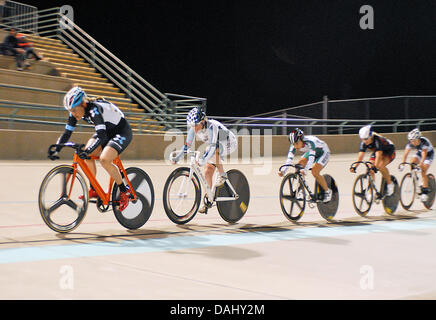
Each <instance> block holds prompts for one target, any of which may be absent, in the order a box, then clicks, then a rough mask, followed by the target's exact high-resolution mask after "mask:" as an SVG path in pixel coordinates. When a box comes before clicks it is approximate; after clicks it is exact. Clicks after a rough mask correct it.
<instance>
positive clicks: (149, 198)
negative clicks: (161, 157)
mask: <svg viewBox="0 0 436 320" xmlns="http://www.w3.org/2000/svg"><path fill="white" fill-rule="evenodd" d="M126 173H127V178H128V179H129V181H130V184H131V185H132V187H133V189H134V190H135V193H136V197H137V199H136V201H132V200H130V202H129V205H128V206H127V207H126V208H125V209H124V210H123V211H120V210H119V201H115V199H117V200H118V199H119V198H120V190H119V188H118V185H117V184H116V183H115V184H114V187H113V189H112V208H113V210H114V214H115V218H116V219H117V221H118V222H119V223H120V224H121V225H122V226H123V227H124V228H126V229H131V230H135V229H138V228H140V227H142V226H143V225H144V224H145V223H146V222H147V221H148V219H149V218H150V216H151V213H152V211H153V207H154V188H153V183H152V182H151V179H150V177H149V176H148V174H147V173H146V172H145V171H144V170H142V169H140V168H135V167H131V168H127V169H126Z"/></svg>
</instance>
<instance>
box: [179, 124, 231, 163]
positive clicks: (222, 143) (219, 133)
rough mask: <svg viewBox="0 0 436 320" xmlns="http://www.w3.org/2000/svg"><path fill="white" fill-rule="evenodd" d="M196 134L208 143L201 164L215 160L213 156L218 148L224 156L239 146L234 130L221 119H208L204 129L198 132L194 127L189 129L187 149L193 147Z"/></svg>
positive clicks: (185, 148) (221, 155)
mask: <svg viewBox="0 0 436 320" xmlns="http://www.w3.org/2000/svg"><path fill="white" fill-rule="evenodd" d="M196 136H197V137H198V139H200V140H201V141H203V142H205V143H207V144H208V145H207V148H206V151H205V152H204V154H203V156H202V157H201V158H200V159H199V164H200V165H204V164H205V163H206V162H208V161H211V162H213V160H214V159H211V158H212V157H213V156H214V155H215V152H216V150H217V149H218V150H219V155H220V157H221V158H223V157H224V156H226V155H228V154H230V153H232V152H233V151H234V150H235V149H236V147H237V146H238V142H237V139H236V137H235V135H234V134H233V132H231V131H230V130H229V129H227V128H226V127H225V126H224V125H223V124H222V123H220V122H219V121H216V120H212V119H211V120H206V123H205V126H204V129H202V130H200V131H198V132H197V134H195V129H194V128H193V127H191V128H190V129H189V131H188V135H187V137H186V142H185V147H184V150H185V151H186V150H187V149H188V148H190V147H191V145H192V143H193V142H194V138H195V137H196Z"/></svg>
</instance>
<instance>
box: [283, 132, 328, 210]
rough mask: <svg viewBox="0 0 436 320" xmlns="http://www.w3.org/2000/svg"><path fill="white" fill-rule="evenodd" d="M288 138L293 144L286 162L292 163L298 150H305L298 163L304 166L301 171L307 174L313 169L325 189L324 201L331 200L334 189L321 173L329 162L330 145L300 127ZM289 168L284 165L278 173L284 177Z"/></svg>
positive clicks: (315, 176) (314, 175)
mask: <svg viewBox="0 0 436 320" xmlns="http://www.w3.org/2000/svg"><path fill="white" fill-rule="evenodd" d="M288 138H289V142H290V143H291V146H290V147H289V152H288V159H287V160H286V163H285V164H290V163H292V160H293V159H294V156H295V152H296V151H297V150H300V151H303V152H304V154H303V157H302V158H301V159H300V161H299V162H298V164H299V165H300V166H302V167H303V168H304V170H302V171H301V172H302V173H303V174H304V175H305V174H306V173H307V170H309V169H312V175H313V177H314V178H315V179H316V181H317V182H318V183H319V184H320V186H321V188H322V189H323V190H324V199H323V202H329V201H330V200H331V199H332V190H331V189H330V188H329V187H328V185H327V182H326V181H325V179H324V177H323V176H322V175H321V170H322V169H324V167H325V166H326V165H327V163H328V162H329V158H330V149H329V147H328V146H327V144H326V143H325V142H324V141H322V140H320V139H318V138H317V137H315V136H305V135H304V132H303V130H301V129H298V128H296V129H295V130H294V131H292V132H291V133H290V134H289V137H288ZM287 169H288V167H283V168H282V170H281V171H279V172H278V175H279V176H280V177H282V176H283V175H284V174H285V173H286V171H287Z"/></svg>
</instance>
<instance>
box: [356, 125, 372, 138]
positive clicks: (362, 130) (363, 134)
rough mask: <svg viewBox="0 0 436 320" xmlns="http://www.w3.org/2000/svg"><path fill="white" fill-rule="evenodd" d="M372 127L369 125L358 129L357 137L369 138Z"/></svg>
mask: <svg viewBox="0 0 436 320" xmlns="http://www.w3.org/2000/svg"><path fill="white" fill-rule="evenodd" d="M372 133H373V132H372V128H371V126H370V125H368V126H364V127H362V128H360V130H359V137H360V139H362V140H366V139H369V138H370V137H371V136H372Z"/></svg>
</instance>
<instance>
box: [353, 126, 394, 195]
mask: <svg viewBox="0 0 436 320" xmlns="http://www.w3.org/2000/svg"><path fill="white" fill-rule="evenodd" d="M359 136H360V139H361V140H362V141H361V143H360V149H359V154H358V156H357V161H362V160H363V158H364V156H365V152H366V151H367V150H369V151H371V152H372V153H371V156H370V158H369V161H370V162H372V163H373V164H374V166H375V167H376V168H377V169H378V170H379V171H380V173H381V174H382V176H383V178H385V180H386V182H387V195H388V196H391V195H392V194H393V193H394V184H393V183H392V180H391V175H390V173H389V170H388V168H387V165H388V164H389V163H391V162H392V161H393V160H394V159H395V146H394V144H393V143H392V141H391V140H389V139H387V138H385V137H383V136H381V135H379V134H378V133H375V132H374V131H373V130H372V128H371V126H365V127H362V128H361V129H360V130H359ZM358 165H359V164H357V165H356V166H355V167H354V168H351V169H350V171H351V172H355V169H356V168H357V166H358ZM371 174H372V175H373V178H374V173H371Z"/></svg>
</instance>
